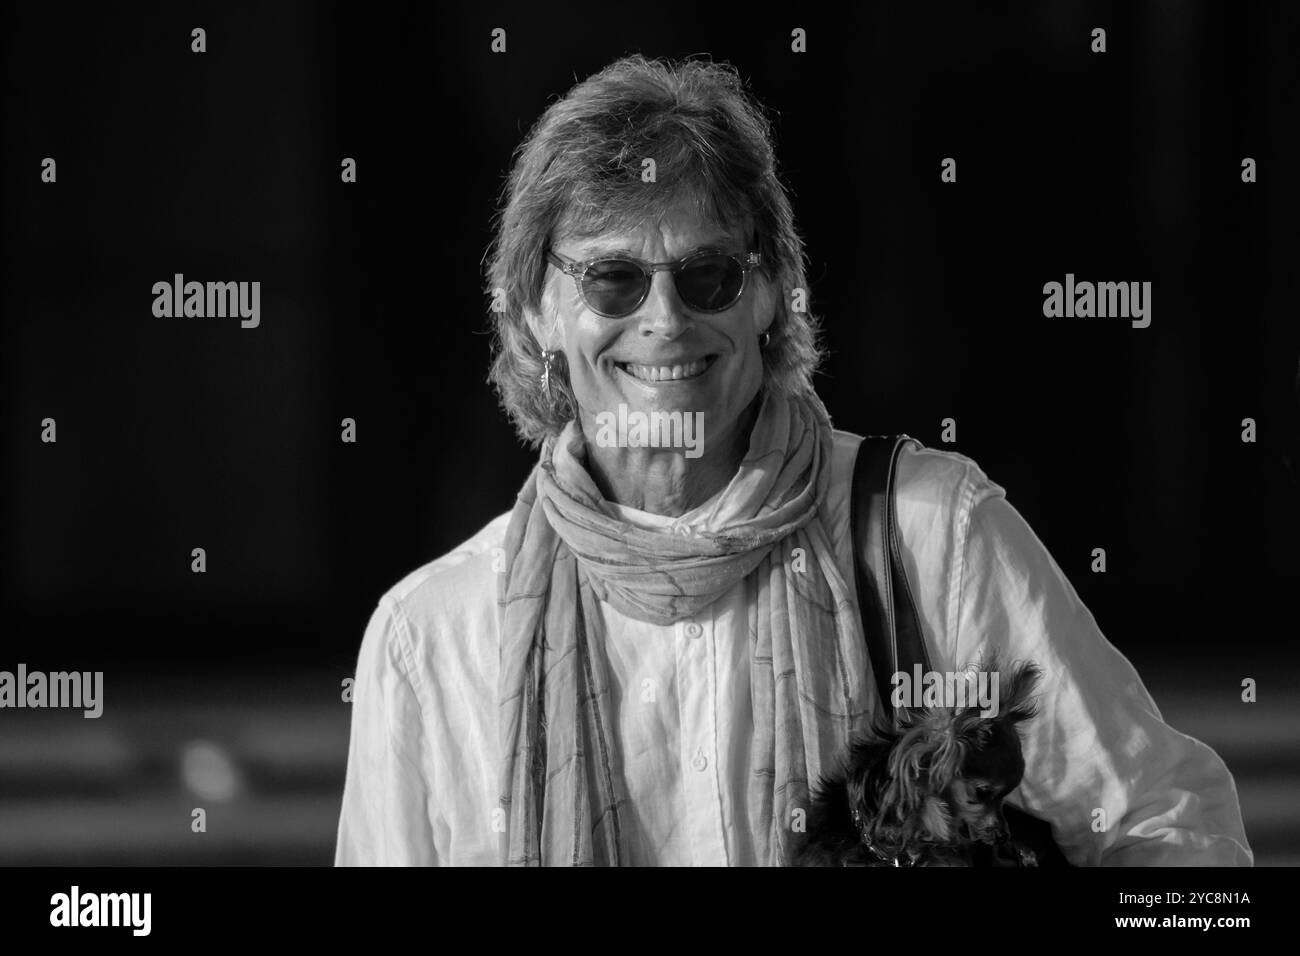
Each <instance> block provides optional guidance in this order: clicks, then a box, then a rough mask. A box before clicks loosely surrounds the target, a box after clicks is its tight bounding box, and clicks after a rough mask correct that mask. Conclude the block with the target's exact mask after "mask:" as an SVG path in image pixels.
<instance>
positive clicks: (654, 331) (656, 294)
mask: <svg viewBox="0 0 1300 956" xmlns="http://www.w3.org/2000/svg"><path fill="white" fill-rule="evenodd" d="M637 322H638V325H639V328H640V332H641V334H642V335H658V336H662V337H663V338H665V339H675V338H677V337H679V336H681V335H683V334H684V333H686V332H688V331H690V329H691V328H692V327H693V326H694V324H695V322H694V320H693V319H692V318H691V315H690V312H689V311H687V309H686V305H685V303H683V302H682V300H681V297H680V296H679V295H678V294H677V287H676V286H675V285H674V284H673V274H672V273H671V272H669V271H667V270H664V271H662V272H656V273H655V274H654V279H653V281H652V282H651V283H650V291H649V293H647V295H646V299H645V301H644V302H642V303H641V308H640V309H638V310H637Z"/></svg>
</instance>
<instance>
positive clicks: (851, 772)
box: [796, 657, 1042, 866]
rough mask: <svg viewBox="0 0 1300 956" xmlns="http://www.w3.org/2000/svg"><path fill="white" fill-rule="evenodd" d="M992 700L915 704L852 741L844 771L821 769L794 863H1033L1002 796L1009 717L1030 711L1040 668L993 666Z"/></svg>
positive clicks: (1015, 744) (1009, 750)
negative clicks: (995, 700) (994, 706)
mask: <svg viewBox="0 0 1300 956" xmlns="http://www.w3.org/2000/svg"><path fill="white" fill-rule="evenodd" d="M981 670H984V671H986V672H988V673H997V674H998V675H999V684H1000V691H1001V692H1000V707H999V708H998V713H997V714H996V715H994V716H991V717H985V716H981V713H980V707H979V706H978V705H975V706H969V707H956V708H942V707H929V708H916V709H905V710H904V711H903V712H902V715H901V719H900V721H899V725H898V726H897V727H895V726H894V725H893V724H892V722H889V721H888V720H886V721H884V722H879V721H878V722H877V723H876V725H875V726H874V727H873V733H874V735H875V739H869V740H859V741H856V742H854V743H853V744H852V745H851V746H850V747H849V751H848V756H847V759H846V760H845V763H844V769H843V772H842V773H841V774H839V775H836V776H832V777H830V778H827V777H825V776H823V778H822V780H821V781H820V783H819V785H818V787H817V793H816V795H815V797H814V799H813V803H812V808H811V809H810V811H809V814H808V840H807V843H806V845H805V847H804V849H803V850H802V851H801V853H800V855H799V857H798V859H797V860H796V865H797V866H1034V865H1037V864H1036V862H1035V860H1034V855H1033V853H1032V852H1029V851H1027V850H1026V849H1025V848H1022V847H1019V846H1018V845H1016V844H1014V843H1012V842H1011V839H1010V830H1009V828H1008V826H1007V822H1006V819H1005V817H1004V815H1003V812H1002V800H1003V798H1004V797H1005V796H1006V795H1007V794H1008V793H1010V792H1011V791H1012V790H1014V789H1015V788H1016V787H1017V786H1019V784H1020V779H1021V777H1022V776H1023V775H1024V772H1025V758H1024V756H1023V754H1022V753H1021V748H1020V733H1019V730H1018V726H1019V725H1020V724H1021V723H1024V722H1025V721H1027V720H1031V719H1032V718H1033V717H1034V715H1035V713H1036V704H1035V702H1034V700H1033V699H1032V695H1033V692H1034V689H1035V687H1036V686H1037V684H1038V681H1039V678H1040V677H1041V676H1042V669H1041V668H1039V667H1038V665H1036V664H1033V663H1028V662H1026V663H1022V664H1019V665H1018V666H1016V667H1014V668H1013V669H1012V670H1011V671H1010V672H1009V673H1003V672H999V671H998V669H997V659H996V657H991V658H990V659H989V660H988V661H987V666H981Z"/></svg>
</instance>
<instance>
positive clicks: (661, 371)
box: [623, 359, 709, 382]
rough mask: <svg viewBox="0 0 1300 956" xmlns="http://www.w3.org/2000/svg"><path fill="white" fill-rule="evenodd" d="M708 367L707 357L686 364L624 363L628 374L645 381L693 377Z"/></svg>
mask: <svg viewBox="0 0 1300 956" xmlns="http://www.w3.org/2000/svg"><path fill="white" fill-rule="evenodd" d="M708 367H709V363H708V360H707V359H700V360H698V361H695V362H690V363H689V364H687V365H672V366H668V365H631V364H628V365H624V366H623V368H624V369H625V370H626V371H627V372H628V374H630V375H632V376H635V377H636V378H639V379H641V380H642V381H645V382H665V381H676V380H677V379H682V378H694V377H695V376H696V375H699V374H700V373H702V372H703V371H704V370H705V369H707V368H708Z"/></svg>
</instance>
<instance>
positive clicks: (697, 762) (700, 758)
mask: <svg viewBox="0 0 1300 956" xmlns="http://www.w3.org/2000/svg"><path fill="white" fill-rule="evenodd" d="M691 766H692V767H694V768H695V769H696V770H698V771H700V772H701V773H702V772H703V771H704V770H705V769H706V768H707V767H708V766H709V758H708V757H706V756H704V751H703V750H698V751H696V753H695V756H694V757H693V758H692V759H691Z"/></svg>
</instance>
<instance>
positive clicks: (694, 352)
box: [534, 207, 775, 447]
mask: <svg viewBox="0 0 1300 956" xmlns="http://www.w3.org/2000/svg"><path fill="white" fill-rule="evenodd" d="M742 236H743V233H742V232H741V231H739V230H736V231H732V232H727V231H723V230H719V229H716V228H711V227H709V226H705V225H702V224H700V222H699V220H698V218H697V217H696V216H695V215H694V214H693V213H691V212H690V211H688V210H686V209H684V208H682V207H676V208H675V209H673V210H672V211H670V212H669V213H668V214H666V215H665V216H664V217H663V218H662V219H661V220H660V221H659V222H658V223H653V224H649V225H646V226H643V227H640V228H638V229H636V230H634V231H630V232H615V233H609V234H605V235H602V236H598V237H595V238H591V239H561V240H558V241H557V242H556V243H555V244H554V246H553V249H554V250H555V251H556V252H557V253H559V255H560V256H561V257H563V258H564V259H566V260H569V261H573V260H578V261H581V260H587V259H593V258H597V257H600V256H605V255H612V254H619V255H629V256H634V257H636V258H639V259H642V260H645V261H646V262H669V261H676V260H678V259H681V258H682V257H684V256H687V255H690V254H691V253H693V252H696V251H698V250H700V249H717V250H721V251H724V252H729V253H741V254H743V253H745V252H749V251H751V250H750V249H749V248H747V245H746V243H745V241H744V239H743V238H742ZM543 302H544V308H543V317H542V318H541V319H540V320H539V321H537V322H536V324H535V325H534V332H535V333H536V334H537V335H538V338H539V340H540V341H541V342H542V343H543V344H545V345H546V347H548V348H560V349H562V350H563V351H564V353H565V358H566V359H567V361H568V366H569V380H570V383H571V385H572V387H573V392H574V395H575V397H576V398H577V401H578V406H579V409H580V421H581V424H582V426H583V431H584V433H586V434H587V435H588V436H591V435H592V434H593V433H594V431H595V428H596V422H595V417H596V416H597V415H598V414H600V413H601V412H613V413H617V411H618V406H619V405H620V404H624V405H626V406H627V409H628V411H629V412H634V411H640V412H674V411H679V412H683V413H694V412H702V413H703V420H702V425H703V430H704V440H705V445H706V447H707V445H708V443H709V441H710V440H714V439H716V440H720V439H721V438H722V437H723V436H724V435H726V434H727V433H729V431H730V430H731V429H732V428H733V427H734V426H735V424H736V422H737V419H738V418H739V417H740V415H741V413H742V412H743V411H744V410H745V408H746V407H747V406H748V405H749V403H750V402H751V401H752V400H753V398H754V396H755V395H757V393H758V390H759V387H760V385H761V384H762V379H763V361H762V356H761V354H760V352H759V342H758V337H759V336H760V335H761V334H762V333H763V332H764V331H766V330H767V328H768V326H769V324H770V323H771V321H772V316H773V308H774V306H775V301H774V299H773V296H772V292H771V287H770V285H769V284H768V282H767V280H766V277H765V276H764V274H763V273H762V272H761V271H759V270H753V271H751V272H750V273H749V276H748V278H747V280H746V283H745V290H744V293H743V294H742V295H741V297H740V298H739V299H738V300H737V301H736V303H735V304H734V305H732V306H731V307H730V308H728V309H726V310H725V311H722V312H713V313H710V312H700V311H695V310H692V308H691V307H690V306H688V305H687V304H686V303H685V302H683V301H682V299H681V297H680V296H679V295H678V294H677V289H676V286H675V285H674V282H673V276H672V273H671V272H669V271H667V270H664V271H660V272H656V273H655V275H654V281H653V282H652V283H651V287H650V292H649V294H648V295H647V297H646V300H645V301H644V302H643V303H642V304H641V306H640V307H639V308H638V309H637V310H636V311H635V312H633V313H632V314H631V315H629V316H627V317H625V318H621V319H610V318H605V317H603V316H601V315H598V314H597V313H595V312H593V311H591V309H590V308H588V306H587V304H586V302H584V301H583V298H582V295H581V293H580V292H579V291H578V289H577V287H576V283H575V282H574V280H573V278H572V277H571V276H568V275H565V274H563V273H562V272H560V271H559V270H558V269H557V268H555V267H554V266H551V267H549V268H548V269H547V280H546V285H545V287H544V296H543ZM674 375H676V376H677V377H673V376H674Z"/></svg>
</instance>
